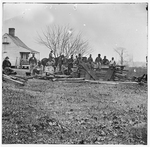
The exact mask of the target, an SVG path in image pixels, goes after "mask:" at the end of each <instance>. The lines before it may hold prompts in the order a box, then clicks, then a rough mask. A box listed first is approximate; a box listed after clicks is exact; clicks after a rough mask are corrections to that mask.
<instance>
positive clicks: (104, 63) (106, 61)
mask: <svg viewBox="0 0 150 147" xmlns="http://www.w3.org/2000/svg"><path fill="white" fill-rule="evenodd" d="M102 63H103V65H108V64H109V61H108V59H107V58H106V56H104V59H103V61H102Z"/></svg>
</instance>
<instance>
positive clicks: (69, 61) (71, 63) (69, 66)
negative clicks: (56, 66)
mask: <svg viewBox="0 0 150 147" xmlns="http://www.w3.org/2000/svg"><path fill="white" fill-rule="evenodd" d="M71 68H73V58H70V59H68V73H69V74H70V73H71V71H72V69H71Z"/></svg>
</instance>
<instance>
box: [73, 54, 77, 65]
mask: <svg viewBox="0 0 150 147" xmlns="http://www.w3.org/2000/svg"><path fill="white" fill-rule="evenodd" d="M77 62H78V56H77V55H76V58H75V59H74V64H77Z"/></svg>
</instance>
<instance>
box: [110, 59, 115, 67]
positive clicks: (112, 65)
mask: <svg viewBox="0 0 150 147" xmlns="http://www.w3.org/2000/svg"><path fill="white" fill-rule="evenodd" d="M115 65H116V62H115V60H114V57H112V59H111V60H110V62H109V66H110V67H114V66H115Z"/></svg>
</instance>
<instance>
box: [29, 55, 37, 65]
mask: <svg viewBox="0 0 150 147" xmlns="http://www.w3.org/2000/svg"><path fill="white" fill-rule="evenodd" d="M29 64H37V60H36V58H35V57H31V58H30V59H29Z"/></svg>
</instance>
